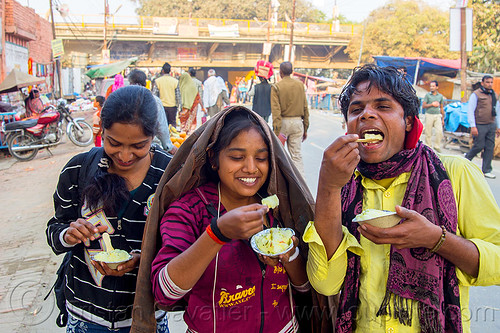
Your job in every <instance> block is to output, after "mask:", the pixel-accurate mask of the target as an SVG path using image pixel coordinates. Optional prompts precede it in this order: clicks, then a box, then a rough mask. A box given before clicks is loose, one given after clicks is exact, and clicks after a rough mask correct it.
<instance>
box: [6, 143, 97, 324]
mask: <svg viewBox="0 0 500 333" xmlns="http://www.w3.org/2000/svg"><path fill="white" fill-rule="evenodd" d="M63 141H64V142H63V143H62V144H60V145H58V146H57V147H55V148H53V149H51V151H52V153H53V156H51V155H50V154H49V153H48V152H47V150H42V151H39V152H38V154H37V156H36V157H35V159H33V160H32V161H29V162H16V161H15V159H14V158H13V157H2V158H0V207H1V208H0V212H1V213H2V219H1V220H0V227H1V230H2V231H3V233H2V234H3V237H1V238H0V253H1V254H0V332H19V333H20V332H23V333H25V332H31V333H35V332H36V333H38V332H57V331H58V330H57V327H56V325H55V322H54V319H53V318H55V315H56V312H57V311H56V310H57V307H56V306H55V303H54V297H53V295H51V297H49V299H47V300H46V301H43V297H44V296H45V295H46V294H47V292H48V290H49V289H50V287H51V286H52V284H53V282H54V281H55V279H56V275H55V272H56V270H57V268H58V265H59V262H60V260H62V256H58V257H56V256H55V255H54V254H53V253H52V251H51V250H50V248H49V247H48V245H47V242H46V238H45V227H46V223H47V221H48V220H49V218H50V217H51V216H52V214H53V204H52V195H53V193H54V190H55V187H56V184H57V180H58V177H59V173H60V171H61V170H62V168H63V166H64V165H65V164H66V163H67V162H68V160H69V159H70V158H71V157H72V156H74V155H75V154H77V153H80V152H84V151H87V150H89V149H90V148H91V147H90V146H89V147H77V146H75V145H74V144H73V143H71V141H69V139H68V138H67V137H66V136H65V137H64V138H63Z"/></svg>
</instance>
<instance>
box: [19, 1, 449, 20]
mask: <svg viewBox="0 0 500 333" xmlns="http://www.w3.org/2000/svg"><path fill="white" fill-rule="evenodd" d="M17 1H18V2H19V3H21V4H22V5H24V6H29V7H31V8H33V9H35V11H36V12H37V13H38V14H39V15H40V16H42V17H44V16H45V15H46V14H47V13H48V10H49V4H50V0H17ZM108 1H109V7H110V8H109V10H110V13H113V12H114V11H116V10H117V8H118V7H119V6H120V5H122V7H120V8H119V10H118V12H117V13H116V15H125V16H134V15H136V14H135V8H136V7H137V5H136V3H135V2H132V1H130V0H108ZM173 1H183V0H173ZM280 1H285V0H280ZM308 1H309V2H311V3H312V4H313V5H314V6H316V7H317V8H320V9H322V10H323V11H324V12H325V14H327V16H328V17H331V16H332V13H333V6H334V4H335V3H337V7H338V10H339V13H340V14H342V15H344V16H345V17H346V18H347V19H348V20H350V21H355V22H361V21H363V20H364V19H365V18H366V17H368V15H369V14H370V12H371V11H372V10H374V9H376V8H378V7H381V6H383V5H384V4H385V3H386V2H387V0H308ZM423 1H424V2H427V3H429V4H430V5H432V6H436V7H438V8H439V9H441V10H447V9H448V8H449V7H450V6H452V5H453V4H454V3H455V2H456V1H453V0H423ZM54 3H62V4H67V5H68V7H69V10H70V12H71V13H72V14H74V13H79V14H103V13H104V0H85V1H82V0H54ZM56 21H57V18H56Z"/></svg>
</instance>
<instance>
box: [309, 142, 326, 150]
mask: <svg viewBox="0 0 500 333" xmlns="http://www.w3.org/2000/svg"><path fill="white" fill-rule="evenodd" d="M310 145H311V146H313V147H314V148H318V149H319V150H321V151H324V150H325V149H326V148H323V147H321V146H319V145H317V144H315V143H314V142H311V143H310Z"/></svg>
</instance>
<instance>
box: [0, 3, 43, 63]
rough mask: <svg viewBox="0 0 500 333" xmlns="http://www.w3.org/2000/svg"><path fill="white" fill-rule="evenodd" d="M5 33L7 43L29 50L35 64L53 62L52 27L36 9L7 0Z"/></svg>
mask: <svg viewBox="0 0 500 333" xmlns="http://www.w3.org/2000/svg"><path fill="white" fill-rule="evenodd" d="M5 32H6V36H5V39H6V40H7V41H10V42H12V43H14V44H17V45H19V46H23V47H27V48H28V53H29V57H30V58H32V59H33V61H34V62H36V63H42V64H47V63H49V62H50V61H51V44H50V42H51V40H52V25H51V24H50V22H49V21H47V20H45V19H43V18H42V17H40V16H39V15H38V14H37V13H35V10H34V9H32V8H28V7H24V6H23V5H21V4H20V3H18V2H17V1H14V0H6V1H5Z"/></svg>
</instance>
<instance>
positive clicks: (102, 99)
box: [95, 95, 106, 108]
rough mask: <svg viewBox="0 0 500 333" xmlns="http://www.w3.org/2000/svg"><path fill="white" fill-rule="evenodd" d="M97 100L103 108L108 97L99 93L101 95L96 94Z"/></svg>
mask: <svg viewBox="0 0 500 333" xmlns="http://www.w3.org/2000/svg"><path fill="white" fill-rule="evenodd" d="M95 101H96V102H97V103H99V105H100V106H101V108H102V106H103V105H104V101H106V98H105V97H104V96H100V95H99V96H96V97H95Z"/></svg>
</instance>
